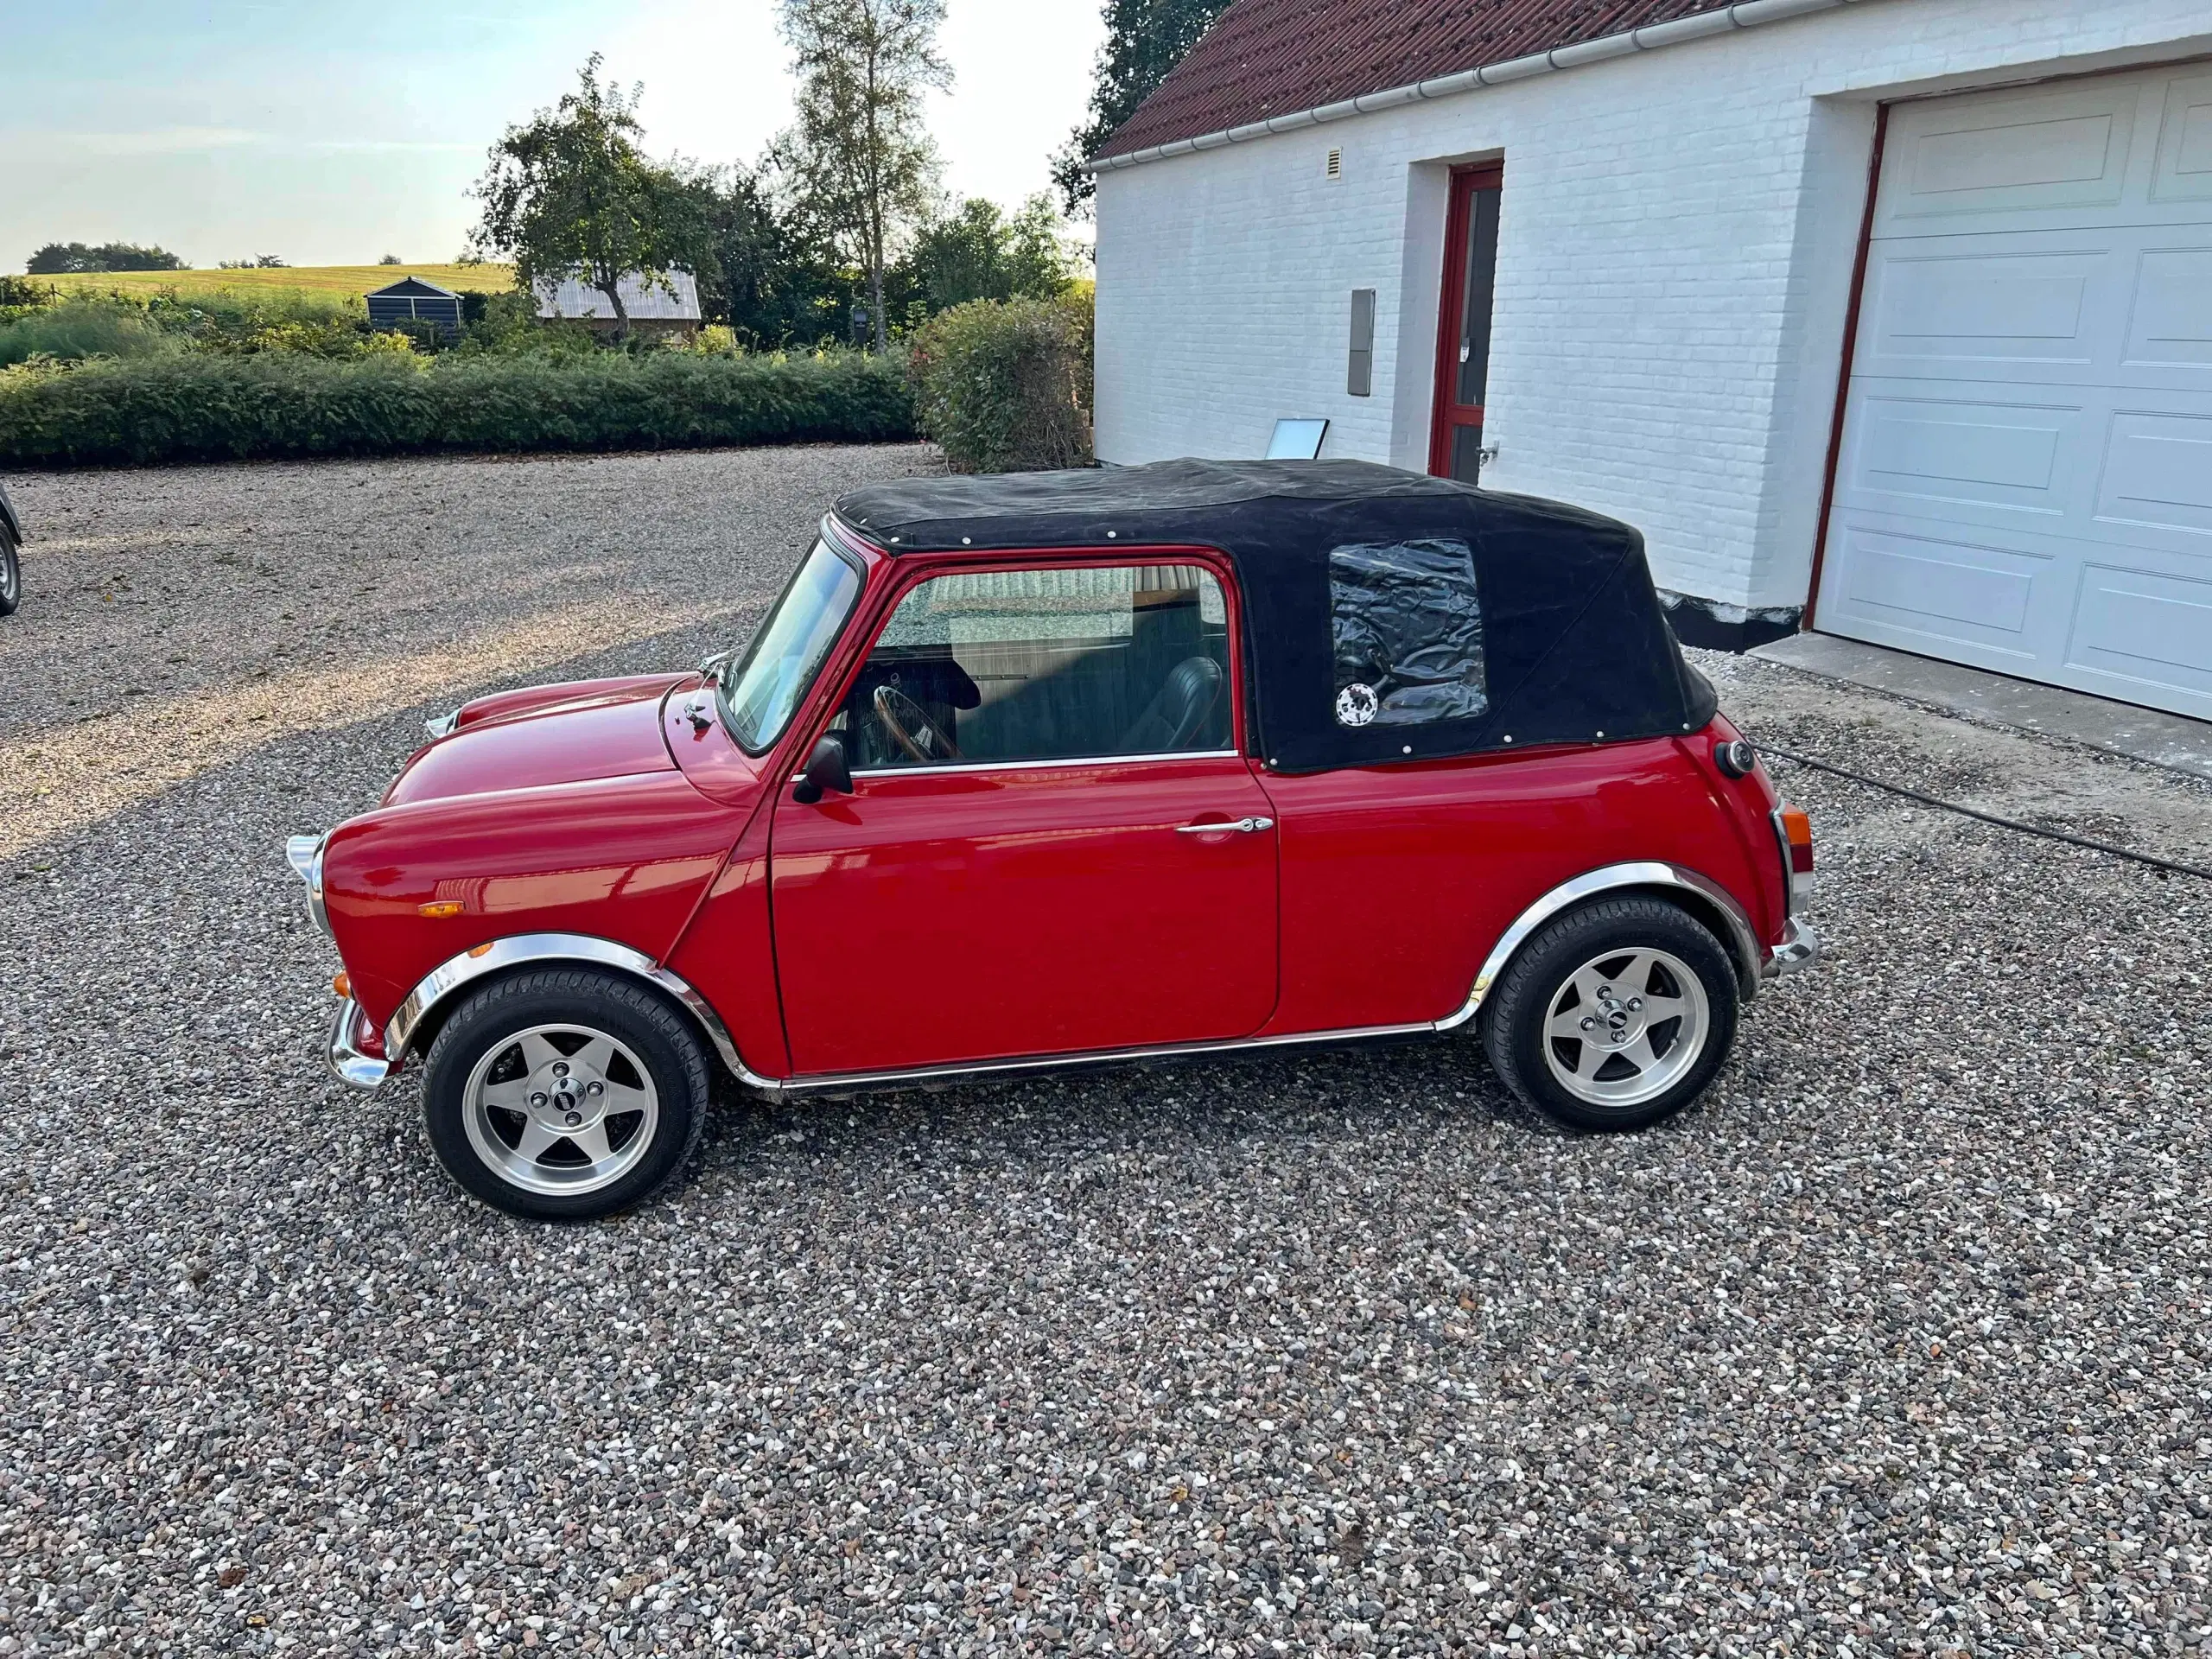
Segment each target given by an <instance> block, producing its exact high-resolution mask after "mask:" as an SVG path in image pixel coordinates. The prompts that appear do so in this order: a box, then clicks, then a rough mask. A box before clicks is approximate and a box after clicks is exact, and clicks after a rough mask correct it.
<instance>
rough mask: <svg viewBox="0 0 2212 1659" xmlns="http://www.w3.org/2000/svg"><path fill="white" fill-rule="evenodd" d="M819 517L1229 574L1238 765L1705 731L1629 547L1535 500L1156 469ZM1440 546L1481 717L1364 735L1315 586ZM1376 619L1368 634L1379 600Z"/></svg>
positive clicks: (901, 499) (1032, 480) (952, 489)
mask: <svg viewBox="0 0 2212 1659" xmlns="http://www.w3.org/2000/svg"><path fill="white" fill-rule="evenodd" d="M836 516H837V518H839V519H840V520H841V521H842V523H843V524H846V525H847V526H848V527H849V528H850V529H852V530H854V531H857V532H859V533H860V534H861V535H862V536H865V537H867V538H868V540H870V541H872V542H874V543H875V544H876V545H878V546H879V547H881V548H883V549H885V550H887V551H888V552H890V553H893V554H894V555H896V554H906V553H923V552H943V551H954V552H963V551H965V552H976V551H982V550H1006V551H1024V552H1027V551H1031V550H1040V549H1052V550H1061V549H1084V550H1091V549H1096V550H1100V551H1103V552H1107V553H1113V552H1118V551H1124V550H1126V551H1128V552H1131V553H1135V552H1139V551H1141V550H1146V549H1157V548H1178V547H1207V548H1214V549H1217V550H1220V551H1221V552H1224V553H1225V554H1227V555H1228V556H1229V557H1230V559H1231V561H1233V562H1234V563H1235V565H1236V572H1237V576H1238V581H1239V585H1240V586H1241V587H1242V588H1243V598H1244V616H1245V628H1244V635H1245V649H1246V654H1247V658H1248V660H1249V666H1250V673H1249V683H1251V685H1252V687H1253V690H1254V693H1255V695H1254V696H1252V698H1251V699H1250V703H1251V708H1252V715H1253V722H1254V723H1253V731H1252V737H1253V741H1254V745H1255V753H1258V754H1259V755H1261V756H1262V757H1263V758H1264V759H1265V760H1267V762H1268V765H1269V766H1273V767H1274V768H1275V769H1277V770H1280V771H1284V772H1318V771H1327V770H1331V769H1333V768H1337V767H1343V766H1374V765H1378V764H1382V763H1384V762H1389V761H1405V760H1436V759H1440V758H1444V757H1447V756H1454V755H1465V754H1473V753H1479V752H1482V751H1484V750H1491V749H1504V748H1525V747H1528V746H1529V745H1530V744H1535V743H1563V742H1574V743H1590V742H1599V741H1602V742H1609V743H1610V742H1616V741H1624V740H1629V739H1636V738H1649V737H1657V736H1664V735H1669V734H1681V733H1683V732H1687V731H1694V730H1695V729H1697V728H1700V727H1701V726H1703V725H1704V724H1705V723H1706V722H1707V721H1709V720H1711V719H1712V718H1713V712H1714V709H1715V707H1716V702H1715V699H1714V697H1713V688H1712V687H1711V686H1710V685H1709V684H1707V683H1706V680H1705V677H1703V676H1702V675H1700V674H1699V673H1698V672H1697V671H1695V670H1694V669H1692V668H1691V667H1690V666H1689V665H1688V664H1687V663H1686V662H1684V661H1683V659H1682V654H1681V647H1680V646H1679V645H1677V644H1676V643H1675V636H1674V633H1673V631H1672V630H1671V629H1669V627H1668V626H1667V620H1666V615H1665V613H1664V612H1663V611H1662V609H1661V607H1660V604H1659V599H1658V595H1657V594H1656V592H1655V591H1654V590H1653V588H1652V585H1651V574H1650V571H1649V569H1648V568H1647V566H1646V565H1645V563H1644V557H1643V537H1641V536H1640V535H1638V534H1637V532H1636V531H1634V530H1632V529H1631V528H1630V527H1629V526H1628V525H1626V524H1621V523H1619V522H1618V521H1617V520H1614V519H1611V518H1601V517H1599V515H1598V514H1596V513H1592V512H1585V511H1583V510H1582V509H1581V508H1579V507H1571V506H1567V505H1564V504H1562V503H1560V502H1556V501H1547V500H1542V499H1538V498H1536V497H1533V496H1520V495H1503V494H1499V493H1495V492H1492V491H1488V490H1480V489H1477V488H1475V487H1473V486H1470V485H1465V484H1458V483H1454V482H1452V480H1448V479H1439V478H1427V477H1423V476H1422V475H1421V474H1416V473H1408V472H1402V471H1399V470H1398V469H1396V468H1395V467H1378V466H1375V465H1372V464H1370V463H1368V462H1365V461H1160V462H1158V463H1156V464H1154V465H1152V466H1149V467H1114V468H1101V469H1096V470H1084V471H1079V472H1058V473H1011V474H997V475H990V476H977V477H957V478H944V477H939V478H918V479H903V480H898V481H896V482H893V483H888V484H879V485H874V486H870V487H868V488H867V489H862V490H855V491H854V492H853V493H851V494H849V495H847V496H844V497H843V498H842V499H840V500H839V501H838V502H837V504H836ZM1455 544H1456V545H1463V546H1464V547H1465V549H1467V550H1468V551H1469V552H1470V553H1471V556H1472V563H1473V569H1474V585H1475V588H1476V592H1477V594H1478V595H1479V609H1480V619H1479V637H1480V640H1481V650H1482V655H1483V658H1484V660H1483V663H1482V664H1481V668H1480V674H1481V677H1482V680H1483V683H1484V687H1485V691H1484V700H1485V702H1486V706H1485V707H1484V709H1483V711H1482V712H1481V713H1479V714H1475V715H1468V716H1463V717H1456V718H1422V717H1420V716H1418V715H1408V716H1404V717H1402V718H1400V719H1398V720H1397V721H1392V720H1391V718H1390V717H1389V715H1385V717H1384V718H1383V719H1379V720H1378V719H1376V717H1375V713H1374V709H1375V704H1376V698H1375V697H1374V696H1372V695H1370V694H1369V692H1368V689H1367V688H1366V687H1365V686H1356V687H1354V688H1353V690H1354V691H1355V692H1357V693H1358V694H1359V696H1358V697H1357V699H1356V701H1355V702H1354V703H1353V704H1351V705H1347V704H1346V702H1344V699H1343V697H1342V696H1340V692H1341V690H1342V688H1341V687H1340V685H1339V683H1338V680H1339V677H1340V674H1339V666H1340V662H1341V660H1342V655H1343V653H1342V650H1341V647H1342V645H1343V640H1342V639H1340V637H1339V630H1338V623H1339V622H1340V621H1341V620H1342V618H1341V614H1340V613H1341V612H1342V611H1343V610H1344V607H1342V606H1340V605H1339V604H1338V602H1337V599H1336V597H1335V594H1337V593H1340V592H1342V591H1343V590H1342V589H1341V588H1338V589H1333V590H1332V573H1333V575H1334V576H1335V578H1336V579H1337V580H1338V581H1339V582H1341V581H1343V580H1345V579H1346V578H1345V576H1344V573H1345V572H1346V571H1348V570H1352V569H1356V568H1357V567H1358V566H1359V565H1360V564H1361V563H1373V560H1372V558H1371V557H1370V556H1371V555H1373V554H1375V553H1376V551H1377V550H1381V551H1383V552H1384V553H1386V554H1387V553H1388V552H1389V550H1392V549H1399V548H1402V549H1408V550H1414V553H1415V554H1416V555H1417V556H1431V555H1433V550H1434V548H1436V547H1437V546H1439V545H1441V546H1443V547H1445V548H1447V549H1448V548H1453V547H1455ZM1422 550H1428V551H1427V552H1426V553H1424V552H1423V551H1422ZM1338 554H1343V555H1345V556H1346V557H1345V558H1342V559H1340V558H1337V557H1335V556H1336V555H1338ZM1460 563H1461V564H1462V565H1463V566H1464V563H1465V561H1461V562H1460ZM1406 591H1408V592H1418V591H1420V589H1419V588H1418V587H1417V586H1416V587H1413V588H1408V589H1407V590H1406ZM1383 609H1384V611H1385V613H1386V614H1385V615H1384V618H1383V622H1384V625H1385V631H1386V632H1387V628H1388V625H1389V620H1390V618H1389V615H1388V614H1387V612H1388V601H1387V600H1385V601H1383ZM1397 620H1399V621H1401V622H1402V623H1404V624H1405V625H1406V628H1407V630H1408V631H1409V632H1415V633H1417V632H1420V631H1421V627H1422V626H1423V623H1422V620H1421V613H1418V612H1416V611H1405V612H1402V613H1400V614H1399V616H1398V619H1397ZM1437 626H1441V627H1443V628H1445V629H1446V630H1450V629H1452V628H1454V627H1463V626H1464V624H1463V623H1462V622H1460V621H1459V620H1454V619H1446V620H1443V621H1441V622H1440V623H1438V624H1437ZM1466 701H1467V700H1466V699H1465V698H1464V697H1463V698H1462V701H1461V702H1460V703H1459V705H1457V706H1459V707H1465V703H1466ZM1361 705H1364V706H1361ZM1441 706H1443V707H1445V708H1446V709H1447V710H1448V709H1450V708H1452V706H1454V705H1452V703H1451V702H1449V701H1448V700H1447V701H1446V702H1445V703H1444V704H1443V705H1441ZM1348 709H1349V712H1348ZM1353 720H1357V721H1361V723H1357V724H1354V723H1348V722H1349V721H1353Z"/></svg>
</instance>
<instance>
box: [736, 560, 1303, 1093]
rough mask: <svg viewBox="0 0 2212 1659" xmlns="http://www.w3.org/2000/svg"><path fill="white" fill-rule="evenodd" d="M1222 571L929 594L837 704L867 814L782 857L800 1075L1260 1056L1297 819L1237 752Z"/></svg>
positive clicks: (777, 911) (793, 811) (781, 821)
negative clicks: (1200, 1049) (1050, 1059)
mask: <svg viewBox="0 0 2212 1659" xmlns="http://www.w3.org/2000/svg"><path fill="white" fill-rule="evenodd" d="M1228 580H1229V579H1228V576H1227V574H1226V571H1225V569H1214V568H1211V567H1208V566H1204V565H1200V564H1198V563H1188V562H1184V563H1176V562H1170V561H1166V560H1162V561H1158V562H1143V561H1135V562H1128V563H1112V564H1107V563H1096V564H1084V563H1071V562H1065V561H1051V562H1046V561H1042V560H1040V561H1039V562H1038V563H1035V564H1033V565H1028V566H1011V567H1007V566H1001V567H997V568H993V569H954V570H948V571H942V572H940V573H938V574H934V575H927V576H925V578H924V579H923V580H921V581H919V582H918V583H916V585H914V586H913V587H912V588H910V589H909V590H908V591H907V592H906V594H905V595H904V597H903V598H902V599H901V600H900V601H899V604H898V605H897V607H895V608H894V609H893V613H892V614H891V616H890V617H889V619H888V620H887V621H886V623H885V625H884V626H883V628H882V629H881V631H880V633H879V635H878V637H877V639H876V640H875V642H874V645H872V647H871V649H870V652H869V653H868V657H867V658H866V659H865V661H864V662H863V664H862V665H861V668H860V669H859V671H857V672H856V674H855V677H854V678H853V680H852V683H850V684H849V686H848V687H847V688H846V689H845V690H844V691H843V693H842V697H841V700H840V702H839V704H838V708H837V711H836V715H835V717H834V719H833V720H832V721H831V722H830V729H831V730H833V731H835V732H836V733H838V734H840V735H841V737H842V741H844V743H845V745H846V747H847V749H848V753H849V760H850V762H851V765H852V767H853V792H852V793H851V794H849V795H846V794H842V793H837V792H835V791H832V792H830V793H829V794H826V795H824V796H823V798H821V799H820V800H818V801H817V802H814V803H812V804H808V803H806V802H804V801H801V800H800V799H798V798H797V796H796V795H795V794H794V793H793V791H791V788H790V787H789V786H788V785H786V786H785V788H784V789H783V791H781V794H780V798H779V801H778V804H777V806H776V809H775V819H774V823H773V825H772V834H771V852H770V871H771V874H770V894H771V903H772V907H773V909H772V913H773V921H774V931H775V940H776V962H777V970H778V978H779V983H780V986H781V989H782V995H783V1005H784V1018H785V1029H786V1031H787V1032H788V1033H789V1036H790V1039H791V1058H792V1064H793V1066H794V1069H795V1070H796V1071H798V1072H799V1073H801V1074H811V1075H822V1074H842V1073H846V1072H861V1071H893V1070H906V1069H914V1068H922V1067H929V1066H937V1065H960V1064H963V1063H969V1062H980V1061H988V1060H995V1059H1007V1058H1020V1057H1026V1056H1031V1055H1037V1056H1046V1055H1055V1054H1066V1053H1073V1052H1090V1051H1095V1050H1113V1049H1123V1048H1140V1047H1154V1046H1171V1045H1176V1044H1184V1043H1198V1042H1207V1041H1214V1040H1223V1039H1235V1038H1238V1037H1243V1036H1246V1035H1248V1034H1249V1033H1252V1032H1254V1031H1256V1030H1257V1029H1258V1028H1259V1027H1261V1026H1262V1024H1264V1023H1265V1022H1266V1020H1267V1019H1268V1015H1269V1014H1270V1013H1271V1012H1272V1010H1273V1008H1274V1002H1275V996H1276V899H1275V882H1276V874H1275V831H1274V812H1273V809H1272V808H1271V806H1270V804H1269V802H1268V796H1267V793H1266V791H1264V790H1263V789H1262V787H1261V785H1260V784H1259V782H1258V780H1257V779H1256V778H1255V775H1254V772H1253V768H1252V767H1251V766H1250V765H1249V763H1248V762H1247V761H1246V760H1245V759H1244V757H1243V755H1242V754H1241V753H1239V752H1238V747H1237V744H1236V741H1235V738H1234V736H1233V734H1235V733H1236V732H1237V731H1238V730H1240V729H1241V722H1240V721H1239V720H1238V719H1237V713H1236V710H1237V703H1238V698H1239V696H1240V692H1239V689H1238V687H1237V685H1236V677H1235V674H1234V671H1233V665H1234V664H1236V661H1237V660H1238V658H1237V656H1236V651H1235V649H1234V643H1233V637H1232V624H1233V618H1232V617H1231V615H1230V610H1229V606H1228V601H1227V594H1228V587H1227V583H1228Z"/></svg>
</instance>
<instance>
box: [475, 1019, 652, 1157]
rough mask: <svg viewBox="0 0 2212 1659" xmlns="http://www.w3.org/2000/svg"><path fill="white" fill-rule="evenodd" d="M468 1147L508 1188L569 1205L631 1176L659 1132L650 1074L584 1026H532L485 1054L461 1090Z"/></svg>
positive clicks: (600, 1033) (618, 1045) (626, 1052)
mask: <svg viewBox="0 0 2212 1659" xmlns="http://www.w3.org/2000/svg"><path fill="white" fill-rule="evenodd" d="M461 1122H462V1124H463V1126H464V1127H465V1128H467V1131H468V1144H469V1146H470V1147H471V1148H472V1149H473V1150H474V1152H475V1154H476V1155H477V1157H479V1158H480V1159H481V1160H483V1161H484V1166H485V1167H486V1168H487V1169H489V1170H491V1171H492V1173H493V1174H495V1175H497V1176H498V1177H499V1179H501V1180H503V1181H505V1182H506V1183H508V1184H509V1185H512V1186H518V1187H522V1188H524V1190H525V1191H528V1192H543V1193H547V1194H550V1195H551V1196H555V1197H561V1198H574V1197H575V1196H577V1195H579V1194H581V1193H585V1192H598V1191H599V1190H600V1189H601V1187H604V1186H611V1185H613V1183H615V1182H616V1181H619V1180H620V1179H622V1178H623V1177H624V1176H625V1175H627V1174H628V1173H630V1172H631V1171H632V1170H633V1169H635V1168H636V1167H637V1166H638V1165H639V1161H640V1160H643V1159H644V1157H645V1154H646V1153H647V1152H648V1151H649V1150H650V1149H651V1148H652V1144H653V1138H654V1136H655V1135H657V1134H658V1132H659V1129H660V1096H659V1093H658V1091H657V1090H655V1089H654V1088H653V1079H652V1072H650V1071H646V1070H645V1065H644V1063H643V1062H642V1061H640V1060H639V1058H638V1057H637V1055H636V1054H635V1053H633V1052H631V1050H630V1049H629V1047H628V1046H626V1045H625V1044H623V1043H621V1042H620V1041H618V1040H617V1039H614V1038H613V1037H610V1036H608V1035H607V1033H605V1032H603V1031H596V1030H594V1029H593V1028H592V1027H588V1026H572V1025H553V1026H533V1027H531V1028H530V1029H529V1030H528V1031H522V1032H517V1033H515V1034H514V1035H513V1036H512V1037H507V1038H503V1039H500V1040H499V1042H497V1043H496V1044H495V1045H494V1046H493V1047H491V1048H489V1049H487V1050H486V1052H484V1054H483V1056H482V1057H481V1058H479V1059H478V1060H477V1062H476V1065H475V1066H474V1069H472V1070H471V1071H470V1072H469V1074H468V1082H467V1085H466V1087H465V1088H464V1089H463V1090H462V1092H461Z"/></svg>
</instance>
